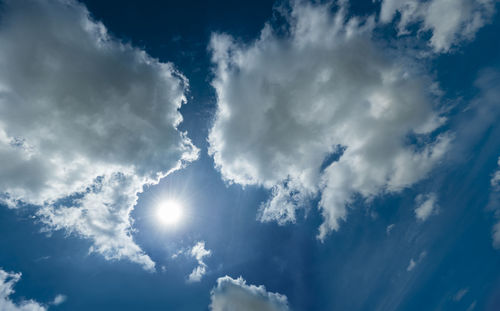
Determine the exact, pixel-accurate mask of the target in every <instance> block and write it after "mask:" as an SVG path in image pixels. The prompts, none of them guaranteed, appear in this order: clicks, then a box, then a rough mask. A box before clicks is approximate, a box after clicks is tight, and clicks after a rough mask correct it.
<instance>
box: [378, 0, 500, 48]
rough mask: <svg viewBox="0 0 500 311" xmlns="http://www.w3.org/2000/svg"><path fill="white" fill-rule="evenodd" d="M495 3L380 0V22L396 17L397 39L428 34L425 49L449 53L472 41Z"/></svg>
mask: <svg viewBox="0 0 500 311" xmlns="http://www.w3.org/2000/svg"><path fill="white" fill-rule="evenodd" d="M496 2H497V0H480V1H477V0H453V1H449V0H429V1H420V0H383V2H382V8H381V11H380V20H381V21H382V22H383V23H389V22H391V21H392V20H393V19H394V18H395V16H397V14H396V13H399V21H398V30H399V35H405V34H408V33H410V30H409V26H411V25H418V26H419V32H421V31H424V32H427V31H429V32H431V33H432V36H431V37H430V40H429V45H430V46H431V47H432V48H433V50H434V51H435V52H438V53H442V52H445V53H446V52H449V51H450V49H451V48H452V47H453V46H456V45H458V44H459V43H460V42H461V41H465V40H472V39H474V36H475V34H476V32H477V31H478V30H479V29H480V28H482V27H483V26H484V25H486V24H487V23H489V22H490V20H491V18H492V17H493V15H494V13H495V4H496Z"/></svg>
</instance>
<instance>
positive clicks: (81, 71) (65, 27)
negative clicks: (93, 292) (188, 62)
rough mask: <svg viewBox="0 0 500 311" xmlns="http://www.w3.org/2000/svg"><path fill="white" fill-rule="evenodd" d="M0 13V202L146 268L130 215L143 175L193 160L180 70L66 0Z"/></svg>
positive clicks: (10, 6)
mask: <svg viewBox="0 0 500 311" xmlns="http://www.w3.org/2000/svg"><path fill="white" fill-rule="evenodd" d="M1 18H2V24H1V25H0V162H1V163H9V165H2V167H0V193H2V196H1V197H2V198H3V202H4V203H6V204H8V205H9V206H10V207H15V206H17V205H19V204H20V203H23V204H34V205H37V206H41V209H40V210H39V212H38V216H39V217H40V218H41V220H42V221H43V222H44V223H45V224H46V225H47V226H48V228H49V229H54V230H58V229H63V230H67V231H68V232H70V233H74V234H77V235H79V236H83V237H85V238H88V239H90V240H92V241H93V247H92V249H91V251H95V252H98V253H101V254H103V255H104V256H105V257H106V258H108V259H129V260H131V261H133V262H136V263H139V264H141V265H142V266H143V267H144V268H145V269H148V270H152V269H154V263H153V262H152V261H151V259H150V258H149V257H148V256H147V255H146V254H144V252H143V251H142V250H141V249H140V247H139V246H138V245H136V244H135V243H134V241H133V239H132V236H131V232H132V231H133V229H132V219H131V218H130V213H131V211H132V210H133V208H134V205H135V204H136V201H137V194H138V193H140V192H141V191H142V189H143V186H144V185H145V184H155V183H157V182H158V181H159V179H160V178H162V177H164V176H166V175H168V174H169V173H170V172H172V171H174V170H177V169H179V168H181V167H182V166H183V165H184V164H185V163H187V162H189V161H192V160H194V159H196V158H197V155H198V149H197V148H196V147H195V146H193V144H192V143H191V141H190V140H189V139H188V138H187V134H186V133H183V132H180V131H179V130H178V129H177V126H178V125H179V123H180V122H181V121H182V116H181V114H180V113H179V108H180V107H181V105H182V104H183V103H184V102H185V93H186V91H187V88H188V82H187V80H186V79H185V78H184V77H183V76H182V74H180V73H179V72H178V71H177V70H176V69H175V68H174V66H173V65H172V64H171V63H161V62H159V61H158V60H157V59H154V58H152V57H150V56H149V55H147V54H146V53H145V52H144V51H142V50H140V49H137V48H134V47H133V46H131V45H130V44H127V43H123V42H120V41H118V40H116V39H114V38H113V37H111V36H110V35H109V34H108V33H107V30H106V28H105V27H104V25H103V24H101V23H99V22H96V21H94V20H93V19H92V18H91V17H90V14H89V12H88V11H87V9H86V8H85V7H84V6H83V5H82V4H79V3H78V2H76V1H73V0H54V1H37V0H30V1H5V3H4V5H3V6H2V16H1Z"/></svg>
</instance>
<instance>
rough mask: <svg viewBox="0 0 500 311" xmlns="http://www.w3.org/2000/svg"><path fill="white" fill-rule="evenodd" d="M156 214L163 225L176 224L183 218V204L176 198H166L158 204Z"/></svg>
mask: <svg viewBox="0 0 500 311" xmlns="http://www.w3.org/2000/svg"><path fill="white" fill-rule="evenodd" d="M156 216H157V219H158V221H159V222H160V223H161V224H163V225H168V226H173V225H176V224H178V223H179V222H180V221H181V220H182V205H181V204H180V203H179V202H178V201H176V200H166V201H164V202H162V203H160V205H159V206H158V208H157V210H156Z"/></svg>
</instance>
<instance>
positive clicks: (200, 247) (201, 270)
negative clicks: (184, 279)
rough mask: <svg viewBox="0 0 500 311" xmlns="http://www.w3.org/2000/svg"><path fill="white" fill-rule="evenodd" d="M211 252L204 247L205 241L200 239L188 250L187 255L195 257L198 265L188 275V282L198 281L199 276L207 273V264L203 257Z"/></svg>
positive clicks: (199, 279)
mask: <svg viewBox="0 0 500 311" xmlns="http://www.w3.org/2000/svg"><path fill="white" fill-rule="evenodd" d="M211 254H212V251H211V250H207V249H205V242H204V241H200V242H198V243H196V244H195V245H194V246H193V248H192V249H191V250H190V251H189V255H190V256H191V257H193V258H195V259H196V261H197V262H198V266H196V267H195V268H194V269H193V271H192V272H191V274H189V276H188V281H189V282H199V281H201V278H202V277H203V276H204V275H205V273H207V265H206V264H205V262H204V261H203V258H205V257H209V256H210V255H211Z"/></svg>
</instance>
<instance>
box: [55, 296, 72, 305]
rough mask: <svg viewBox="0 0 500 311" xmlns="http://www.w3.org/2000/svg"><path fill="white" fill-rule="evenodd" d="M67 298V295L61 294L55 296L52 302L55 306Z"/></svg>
mask: <svg viewBox="0 0 500 311" xmlns="http://www.w3.org/2000/svg"><path fill="white" fill-rule="evenodd" d="M67 299H68V297H66V296H65V295H61V294H59V295H57V296H56V297H54V300H53V301H52V304H53V305H54V306H58V305H60V304H62V303H64V302H65V301H66V300H67Z"/></svg>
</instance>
